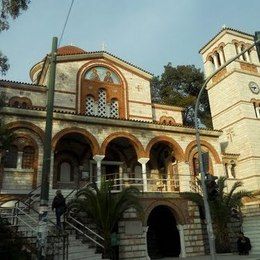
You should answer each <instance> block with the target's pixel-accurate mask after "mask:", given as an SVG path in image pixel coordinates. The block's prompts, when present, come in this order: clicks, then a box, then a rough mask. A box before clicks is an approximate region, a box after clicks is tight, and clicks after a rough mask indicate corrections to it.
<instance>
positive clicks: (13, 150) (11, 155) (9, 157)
mask: <svg viewBox="0 0 260 260" xmlns="http://www.w3.org/2000/svg"><path fill="white" fill-rule="evenodd" d="M17 158H18V148H17V146H16V145H11V147H10V149H9V151H7V153H6V159H5V162H4V167H5V168H17Z"/></svg>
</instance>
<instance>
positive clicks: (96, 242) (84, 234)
mask: <svg viewBox="0 0 260 260" xmlns="http://www.w3.org/2000/svg"><path fill="white" fill-rule="evenodd" d="M65 222H66V223H67V224H68V225H70V226H71V227H73V228H74V229H75V230H77V231H78V232H80V233H81V234H82V235H83V236H85V237H86V238H88V239H90V240H91V241H92V242H94V243H95V244H97V245H99V246H100V247H102V248H104V246H103V245H102V244H100V243H99V242H98V241H96V240H95V239H93V238H92V237H90V236H88V235H87V234H86V233H84V232H83V231H82V230H80V229H78V228H77V227H76V226H74V225H73V224H71V223H69V222H68V221H67V220H65Z"/></svg>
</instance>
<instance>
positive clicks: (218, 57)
mask: <svg viewBox="0 0 260 260" xmlns="http://www.w3.org/2000/svg"><path fill="white" fill-rule="evenodd" d="M215 55H216V57H217V62H218V64H217V67H220V66H221V60H220V56H219V53H218V52H215Z"/></svg>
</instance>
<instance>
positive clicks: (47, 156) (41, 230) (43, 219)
mask: <svg viewBox="0 0 260 260" xmlns="http://www.w3.org/2000/svg"><path fill="white" fill-rule="evenodd" d="M57 42H58V38H57V37H53V39H52V51H51V55H48V56H49V57H48V58H49V60H50V71H49V79H48V85H47V86H48V99H47V111H46V124H45V135H44V144H43V145H44V147H43V164H42V182H41V196H40V207H39V224H38V234H37V246H38V260H42V259H45V257H46V248H47V236H48V201H49V176H50V166H51V139H52V118H53V103H54V88H55V75H56V52H57Z"/></svg>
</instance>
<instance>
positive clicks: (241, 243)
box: [237, 232, 251, 255]
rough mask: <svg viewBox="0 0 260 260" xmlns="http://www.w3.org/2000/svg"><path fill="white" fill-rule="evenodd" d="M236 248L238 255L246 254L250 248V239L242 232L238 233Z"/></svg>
mask: <svg viewBox="0 0 260 260" xmlns="http://www.w3.org/2000/svg"><path fill="white" fill-rule="evenodd" d="M237 250H238V253H239V255H248V254H249V251H250V250H251V243H250V239H249V238H248V237H246V236H244V233H243V232H239V233H238V239H237Z"/></svg>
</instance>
